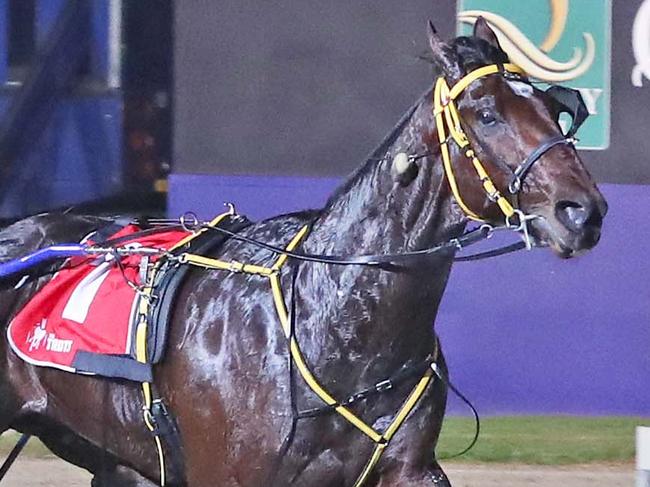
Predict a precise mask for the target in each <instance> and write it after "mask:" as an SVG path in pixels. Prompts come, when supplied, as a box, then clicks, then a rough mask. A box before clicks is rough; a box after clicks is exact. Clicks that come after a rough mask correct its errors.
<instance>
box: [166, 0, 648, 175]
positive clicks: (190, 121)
mask: <svg viewBox="0 0 650 487" xmlns="http://www.w3.org/2000/svg"><path fill="white" fill-rule="evenodd" d="M640 4H641V1H640V0H633V1H628V2H617V3H616V6H615V8H614V11H613V15H614V26H613V36H612V37H613V41H614V46H613V56H612V88H613V93H612V107H615V108H614V109H613V113H612V145H611V148H610V150H608V151H586V152H585V153H584V159H585V161H586V162H587V164H588V166H589V167H590V169H591V170H592V172H593V173H594V175H595V176H596V177H597V178H598V179H599V180H600V181H601V182H611V183H646V184H647V183H650V164H648V161H649V159H650V156H649V155H648V154H650V133H649V130H648V121H649V119H650V117H649V115H648V109H649V107H650V81H647V83H648V85H649V86H647V87H643V88H634V87H633V86H632V84H631V82H630V74H631V71H632V68H633V66H634V57H633V53H632V44H631V29H632V23H633V21H634V17H635V15H636V12H637V10H638V7H639V6H640ZM455 9H456V6H455V2H452V1H442V0H438V1H435V0H408V1H399V2H396V1H394V0H372V1H370V0H362V1H354V2H349V1H341V0H335V1H329V2H317V1H314V0H300V1H298V0H281V1H275V2H252V1H246V0H245V1H232V0H215V1H199V0H194V1H181V2H177V3H176V4H175V26H174V30H175V52H174V56H175V85H176V86H175V92H174V93H175V95H174V96H175V106H174V108H175V122H174V146H175V149H174V167H173V171H174V172H175V173H185V174H201V173H210V174H266V175H292V176H343V175H345V174H347V173H349V172H350V171H351V170H352V169H354V167H355V166H356V165H358V164H359V163H360V162H361V160H362V159H363V157H364V155H366V154H367V153H368V152H369V151H371V150H372V149H373V148H374V147H375V146H376V145H377V144H378V143H379V142H380V140H381V139H382V137H383V136H384V135H385V134H386V133H387V132H388V130H389V129H390V128H391V127H392V125H393V124H394V123H395V122H396V121H397V119H398V118H399V116H400V115H401V114H402V113H403V112H404V111H405V110H406V109H407V108H408V107H409V106H410V104H411V103H412V102H413V101H414V100H415V99H416V97H417V96H418V95H419V94H420V93H421V92H422V91H424V90H425V89H426V88H427V87H428V86H429V84H430V83H432V78H431V68H430V66H428V65H427V64H426V62H423V61H419V60H418V59H417V56H418V54H421V53H423V52H425V50H426V49H427V44H426V21H427V19H428V18H431V19H432V20H433V21H434V23H435V24H436V26H437V27H438V29H439V31H440V33H441V35H442V36H443V37H445V38H448V37H450V36H452V35H453V34H454V30H455V20H454V19H455ZM649 28H650V27H649Z"/></svg>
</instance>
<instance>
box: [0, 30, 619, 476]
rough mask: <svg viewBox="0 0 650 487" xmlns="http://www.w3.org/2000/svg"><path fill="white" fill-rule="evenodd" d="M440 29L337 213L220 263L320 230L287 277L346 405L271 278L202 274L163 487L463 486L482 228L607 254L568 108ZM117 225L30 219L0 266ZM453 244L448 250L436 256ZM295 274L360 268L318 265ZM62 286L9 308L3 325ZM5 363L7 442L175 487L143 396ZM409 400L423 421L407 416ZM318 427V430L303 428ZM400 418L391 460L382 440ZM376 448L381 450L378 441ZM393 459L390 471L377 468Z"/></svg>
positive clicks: (295, 221) (261, 236)
mask: <svg viewBox="0 0 650 487" xmlns="http://www.w3.org/2000/svg"><path fill="white" fill-rule="evenodd" d="M429 24H430V25H429V29H428V39H429V44H430V48H431V55H432V64H433V66H434V69H435V71H436V73H437V76H436V79H437V82H436V85H435V87H432V88H430V89H429V90H427V91H426V92H425V93H424V95H423V96H422V97H420V98H419V99H418V100H417V102H416V103H415V104H414V105H413V107H412V108H411V109H410V110H408V112H407V113H406V114H405V115H404V116H403V118H402V119H401V120H400V121H399V123H398V124H397V125H396V127H395V128H394V129H393V130H392V132H391V133H390V134H389V135H388V136H387V137H386V139H385V140H384V141H383V142H382V143H381V145H380V146H379V147H378V148H377V149H376V150H375V151H374V152H373V153H372V154H371V156H370V157H369V158H368V159H367V160H366V161H365V163H363V164H362V165H361V166H360V167H359V168H358V169H357V170H356V171H355V172H354V173H353V174H352V175H351V176H350V177H349V178H348V179H347V180H346V181H345V182H344V183H343V184H342V186H340V188H338V190H336V191H335V192H334V193H333V194H332V195H331V197H330V198H329V200H328V201H327V203H326V204H325V206H324V207H323V208H321V209H318V210H306V211H301V212H295V213H290V214H286V215H282V216H277V217H274V218H270V219H267V220H264V221H261V222H258V223H255V224H252V225H250V226H249V227H247V228H245V229H244V230H242V231H241V232H240V234H238V235H239V236H240V238H238V239H235V238H231V239H229V240H227V241H226V242H225V243H224V244H223V246H222V247H221V248H220V249H219V250H218V251H215V252H216V254H215V255H213V257H218V258H219V259H223V260H224V261H237V262H244V263H251V264H255V265H260V266H268V265H270V264H272V263H273V262H275V259H277V258H278V256H277V255H276V254H275V253H274V252H272V251H271V250H269V248H268V245H272V246H275V247H279V248H285V247H286V246H287V245H288V243H289V242H290V241H291V240H292V239H294V237H295V236H296V235H297V234H299V232H300V231H301V229H303V228H308V230H309V231H308V233H305V235H304V236H303V238H302V240H300V241H299V242H294V243H296V245H295V246H296V249H295V253H294V254H291V255H290V256H289V258H288V259H287V261H286V264H285V265H284V266H283V267H282V268H281V269H279V270H278V272H276V274H275V275H276V276H277V285H278V287H279V288H281V290H282V291H283V292H284V294H285V298H287V301H286V302H287V303H290V304H289V305H288V306H287V309H286V310H285V311H286V313H287V316H290V322H291V327H292V330H291V337H293V339H295V344H296V348H298V347H299V349H300V357H301V358H302V359H303V362H302V365H304V366H305V367H306V368H308V369H309V373H310V374H311V378H312V379H313V380H314V381H317V383H318V384H319V385H322V389H324V390H326V391H327V394H329V395H330V396H331V397H333V398H337V399H338V401H340V402H339V403H338V404H334V405H333V404H329V407H328V405H325V408H324V410H323V406H324V405H323V401H322V400H321V398H320V397H319V394H316V393H315V392H314V390H315V389H314V387H313V384H312V385H309V384H308V383H307V382H308V381H307V380H306V379H305V380H303V378H304V377H305V376H304V375H303V376H302V377H301V375H299V374H297V373H296V365H297V362H296V357H294V356H293V355H292V353H291V352H290V348H291V346H289V344H288V340H287V333H285V330H283V328H282V326H281V323H280V322H281V321H282V320H280V319H279V317H278V315H277V312H276V306H274V298H273V296H272V293H271V292H270V290H269V286H268V280H267V279H266V277H263V276H260V275H256V274H251V273H246V272H227V271H223V270H214V269H199V268H192V269H191V270H190V272H189V273H188V275H187V277H186V278H185V280H184V282H183V283H182V285H181V287H180V289H179V291H178V295H177V297H176V301H175V305H174V307H173V309H172V310H171V313H172V316H171V324H172V325H171V329H170V332H169V337H168V346H167V350H166V355H165V358H164V360H163V361H162V362H161V363H160V364H158V365H157V366H156V368H155V379H154V383H155V386H156V388H157V390H158V391H159V392H160V396H161V397H163V398H164V399H165V402H166V404H167V406H168V407H169V410H170V411H171V412H172V414H173V416H174V417H175V420H176V423H177V426H178V430H179V433H180V437H181V439H182V451H181V452H179V451H171V450H170V448H169V447H168V446H165V450H166V453H167V455H168V456H169V455H179V454H182V458H183V461H184V474H183V475H182V476H179V475H176V476H175V475H174V474H173V473H170V474H169V478H168V479H167V484H168V485H178V486H188V487H195V486H205V487H211V486H222V487H257V486H314V485H319V486H322V487H341V486H351V485H360V483H359V480H358V479H359V478H360V477H359V475H360V473H361V472H364V471H365V474H366V475H365V476H364V478H363V482H361V484H363V485H366V486H372V487H387V486H392V487H396V486H403V487H406V486H410V487H425V486H429V485H436V486H443V487H449V486H450V482H449V480H448V478H447V477H446V475H445V473H444V471H443V469H442V468H441V466H440V464H439V463H438V461H437V459H436V455H435V450H436V443H437V439H438V435H439V433H440V429H441V425H442V421H443V416H444V413H445V404H446V397H447V396H446V395H447V385H446V381H445V380H443V379H444V378H446V377H447V374H448V371H447V369H446V366H445V362H444V355H443V353H442V351H441V349H440V346H439V343H438V340H437V338H436V334H435V328H434V326H433V323H434V322H435V318H436V312H437V308H438V305H439V303H440V300H441V298H442V295H443V292H444V290H445V286H446V284H447V280H448V277H449V273H450V270H451V268H452V264H453V261H454V256H455V249H456V246H457V244H458V243H459V242H460V241H461V240H462V238H463V235H464V234H465V233H464V232H466V230H467V228H468V224H469V223H470V220H471V219H475V220H480V221H481V222H482V223H481V228H484V227H487V228H492V227H495V228H500V227H510V228H512V229H513V230H515V231H517V232H518V234H519V235H522V236H523V238H524V240H526V242H527V244H528V245H529V246H531V247H548V248H550V250H551V251H552V252H554V253H555V254H556V255H558V256H559V257H561V258H571V257H574V256H576V255H579V254H581V253H583V252H585V251H587V250H589V249H591V248H592V247H594V246H595V245H596V244H597V242H598V240H599V238H600V232H601V226H602V221H603V218H604V216H605V214H606V212H607V203H606V201H605V199H604V198H603V196H602V195H601V193H600V192H599V190H598V189H597V187H596V185H595V183H594V181H593V180H592V178H591V176H590V175H589V173H588V171H587V170H586V169H585V167H584V165H583V163H582V161H581V159H580V157H579V155H578V153H577V152H576V150H575V148H574V147H573V145H572V144H571V142H572V141H571V140H567V139H570V137H569V138H567V136H566V134H564V133H562V131H561V129H560V126H559V124H558V113H557V112H558V110H559V109H558V105H557V99H556V98H557V97H553V96H551V94H550V93H549V92H544V91H541V90H539V89H538V88H537V87H536V86H535V85H533V84H532V83H531V82H530V81H529V80H528V79H527V78H526V76H525V74H523V73H520V72H518V71H517V69H516V67H512V66H511V65H509V64H508V58H507V55H506V54H505V52H504V51H503V50H502V49H501V47H500V46H499V43H498V40H497V38H496V36H495V34H494V32H493V31H492V30H491V28H490V27H489V26H488V24H487V23H486V22H485V21H484V20H483V19H479V20H478V21H477V22H476V24H475V27H474V31H473V34H472V35H471V36H463V37H458V38H455V39H453V40H451V41H450V42H448V43H445V42H444V41H443V40H441V38H440V37H439V36H438V34H437V33H436V31H435V29H434V28H433V25H432V24H431V23H429ZM450 86H451V89H448V88H449V87H450ZM577 116H578V118H580V116H579V115H577ZM571 135H572V134H571ZM521 161H524V162H523V163H521ZM481 168H482V169H483V172H482V171H481ZM499 188H500V189H499ZM506 188H510V189H511V190H512V191H510V192H508V190H507V189H506ZM504 211H505V213H504ZM102 223H103V221H102V220H101V219H99V218H96V217H89V216H79V215H71V214H67V215H63V214H45V215H39V216H35V217H30V218H27V219H25V220H22V221H19V222H17V223H15V224H13V225H11V226H9V227H7V228H5V229H3V230H2V231H1V232H0V243H1V244H2V245H1V246H0V249H1V254H0V257H1V258H2V260H3V261H6V260H8V259H11V258H14V257H17V256H21V255H23V254H24V253H26V252H28V251H30V250H34V249H37V248H40V247H42V246H46V245H50V244H52V243H56V242H62V241H70V240H71V239H75V238H81V237H82V236H83V235H85V234H86V233H88V232H89V231H91V230H92V229H95V228H97V227H98V226H100V225H101V224H102ZM242 239H248V240H247V241H243V240H242ZM255 242H262V243H264V244H265V245H267V246H266V247H265V246H259V245H256V244H255ZM446 242H452V244H453V245H452V246H451V247H449V246H444V245H442V244H443V243H446ZM441 245H442V246H443V247H444V248H445V249H446V250H447V251H444V252H427V251H424V250H423V249H430V248H435V247H437V246H438V247H440V246H441ZM450 248H451V250H449V249H450ZM300 255H312V256H313V255H321V256H344V257H345V256H347V257H346V258H341V259H339V260H338V261H337V262H333V261H332V260H331V259H330V261H328V260H327V259H322V260H321V261H318V259H313V260H315V261H313V262H305V261H304V260H302V259H299V258H298V257H299V256H300ZM357 255H361V256H367V255H375V256H376V255H379V256H382V255H384V256H386V255H392V256H395V259H397V260H396V262H397V263H398V264H399V265H393V264H390V265H376V266H372V265H361V264H362V262H361V261H362V260H363V259H361V260H359V259H358V260H357V261H355V260H354V259H351V260H350V259H348V260H349V262H348V264H350V265H343V264H345V261H346V259H347V258H349V257H350V256H357ZM400 255H401V256H403V257H404V258H403V259H398V257H399V256H400ZM334 260H335V259H334ZM370 260H372V259H370ZM380 260H381V259H380ZM47 278H48V277H47V275H45V276H41V277H38V275H36V276H35V277H34V279H32V281H31V282H30V283H28V284H27V285H25V286H23V287H22V288H20V289H13V288H11V287H8V288H7V289H5V290H4V291H2V293H1V295H0V311H1V313H2V316H3V317H4V320H5V321H9V320H10V319H11V316H12V315H13V314H14V313H15V312H16V310H17V309H19V308H20V306H22V304H24V303H25V302H26V301H27V300H28V299H29V297H30V296H31V295H32V294H33V293H34V292H35V290H36V289H37V288H39V287H40V286H41V285H42V284H43V282H44V281H46V280H47ZM285 318H286V317H285ZM285 322H286V319H285ZM285 324H286V323H285ZM0 357H1V360H2V367H1V368H0V431H4V430H6V429H8V428H13V429H15V430H18V431H20V432H24V433H29V434H32V435H36V436H38V437H39V438H40V439H41V440H42V441H43V442H44V443H45V444H46V445H47V446H48V447H49V448H50V449H51V450H52V451H53V452H54V453H55V454H57V455H58V456H60V457H61V458H63V459H65V460H67V461H69V462H72V463H73V464H75V465H78V466H81V467H83V468H85V469H87V470H89V471H90V472H91V473H92V474H93V475H94V478H93V485H94V486H95V487H100V486H101V487H106V486H109V487H110V486H118V485H119V486H124V485H126V486H139V487H145V486H152V485H157V484H158V483H159V482H160V481H161V473H160V471H159V468H158V459H157V455H156V452H155V449H154V448H153V447H152V438H151V436H150V434H149V431H148V430H147V429H146V428H145V427H144V426H143V424H142V419H141V415H142V408H143V399H142V397H141V394H140V389H139V386H138V384H134V383H130V382H125V381H112V380H107V379H103V378H100V377H96V376H82V375H75V374H70V373H67V372H63V371H59V370H54V369H48V368H42V367H34V366H32V365H29V364H27V363H24V362H23V361H21V360H20V359H19V358H18V357H17V356H15V355H14V354H13V353H12V352H11V351H10V350H9V347H8V345H7V343H6V340H4V341H0ZM300 357H299V358H300ZM422 363H424V364H427V365H431V367H430V368H429V367H425V368H427V371H430V370H432V369H433V370H434V372H436V373H435V374H432V373H431V372H428V375H426V374H427V373H425V376H423V377H420V375H415V376H414V375H413V374H403V377H402V380H400V381H395V382H394V383H391V384H390V385H391V387H386V388H383V389H382V388H379V387H378V388H377V390H380V389H382V392H376V391H375V392H376V393H373V394H368V395H366V396H364V397H360V396H359V397H358V398H357V399H358V400H356V401H350V402H349V403H345V404H346V407H345V409H346V410H347V411H348V412H349V413H350V414H352V415H354V417H356V418H361V419H362V421H361V423H363V425H364V426H365V430H364V431H365V433H364V431H361V430H362V429H363V428H362V427H361V426H359V424H358V423H355V422H354V421H351V420H349V415H348V416H345V415H343V414H338V412H339V409H341V408H342V404H343V402H344V399H345V398H348V397H350V396H351V394H353V393H355V392H356V391H362V390H368V389H369V388H371V389H372V387H373V385H375V384H377V385H378V384H381V383H385V379H386V378H389V377H393V376H395V374H399V373H400V371H402V372H404V371H408V370H412V369H413V367H415V366H416V365H417V364H422ZM425 378H428V379H427V380H426V382H427V384H426V388H422V390H419V392H418V394H417V396H418V397H417V399H418V400H417V401H415V400H412V401H411V399H410V398H411V397H413V391H414V390H415V389H414V388H417V387H419V384H420V383H421V382H422V381H423V380H424V379H425ZM405 399H406V400H407V402H409V401H411V403H410V404H409V406H410V409H408V411H407V412H406V413H403V412H402V411H403V410H404V409H403V408H404V404H405ZM309 410H312V411H314V410H316V411H317V412H318V413H314V414H306V415H303V416H302V417H301V418H300V419H299V420H298V419H297V417H296V413H297V412H300V411H309ZM397 417H399V421H400V424H399V425H398V426H399V428H393V429H392V430H391V431H390V435H391V438H390V442H389V441H387V436H388V435H387V434H386V430H387V429H391V427H392V425H394V424H395V421H396V418H397ZM372 431H376V432H380V434H379V439H378V440H377V441H371V439H369V436H372V434H371V432H372ZM382 432H383V433H382ZM378 450H380V454H381V453H383V455H379V456H378V458H375V457H376V456H377V455H375V453H376V452H377V451H378ZM369 458H371V461H369V460H368V459H369ZM373 458H374V460H372V459H373ZM368 466H370V467H372V468H368ZM355 482H356V483H355Z"/></svg>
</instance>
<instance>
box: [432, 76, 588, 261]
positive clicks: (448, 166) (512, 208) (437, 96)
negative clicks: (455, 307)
mask: <svg viewBox="0 0 650 487" xmlns="http://www.w3.org/2000/svg"><path fill="white" fill-rule="evenodd" d="M493 74H501V75H503V76H505V77H508V78H514V79H516V80H519V81H522V80H523V79H522V78H521V76H520V75H521V74H523V70H522V69H521V68H520V67H519V66H517V65H515V64H492V65H488V66H484V67H481V68H478V69H475V70H473V71H471V72H470V73H468V74H467V75H465V76H464V77H463V78H461V79H460V80H459V81H458V82H457V83H456V84H454V85H453V86H452V87H451V88H450V87H449V85H448V84H447V81H446V79H445V78H444V76H441V77H439V78H438V80H437V81H436V85H435V88H434V94H433V115H434V118H435V121H436V130H437V133H438V141H439V144H440V152H441V154H442V160H443V166H444V169H445V174H446V176H447V180H448V181H449V185H450V187H451V190H452V193H453V195H454V198H455V199H456V202H457V203H458V205H459V206H460V208H461V209H462V210H463V212H464V213H465V215H466V216H467V217H468V218H470V219H471V220H475V221H479V222H486V219H485V218H484V217H482V216H481V215H479V214H478V213H477V212H475V211H473V210H472V209H471V208H470V207H469V206H468V205H467V203H466V202H465V200H464V199H463V197H462V195H461V192H460V189H459V186H458V183H457V181H456V176H455V174H454V168H453V165H452V163H451V155H450V150H449V143H450V142H451V141H452V140H453V141H454V142H455V143H456V145H457V146H458V147H459V149H460V150H461V151H462V152H464V154H465V156H466V157H467V158H468V159H470V161H471V162H472V166H473V167H474V170H475V171H476V174H477V176H478V178H479V179H480V181H481V184H482V187H483V190H484V191H485V193H486V195H487V197H488V199H489V200H490V201H493V202H495V203H496V204H497V206H498V207H499V209H500V210H501V213H502V214H503V215H504V217H505V222H506V226H507V227H508V228H511V229H513V230H515V231H518V232H520V233H523V235H524V238H525V241H526V245H527V247H529V248H530V246H531V242H530V238H529V233H528V227H527V222H528V221H530V220H533V219H536V218H538V217H537V216H536V215H527V214H525V213H524V212H523V211H522V210H520V209H519V208H518V198H515V199H514V202H511V201H510V200H509V199H508V198H506V197H505V196H504V195H503V194H502V193H501V191H499V189H497V187H496V185H495V184H494V182H493V181H492V178H491V177H490V175H489V174H488V172H487V170H486V169H485V167H484V166H483V163H482V162H481V161H480V160H479V158H478V157H477V155H476V153H475V151H474V149H473V148H472V145H471V143H470V141H469V139H468V137H467V134H466V133H465V131H464V130H463V128H462V126H461V118H460V113H459V111H458V108H457V107H456V104H455V100H456V99H458V97H459V96H460V95H461V94H462V93H463V92H464V91H465V90H466V89H467V88H468V87H469V86H470V85H471V84H472V83H473V82H474V81H476V80H478V79H480V78H483V77H486V76H490V75H493ZM547 94H548V95H549V96H550V97H551V98H552V99H553V100H554V101H555V102H556V103H557V104H558V106H559V110H558V112H559V113H561V112H566V113H568V114H569V115H571V118H572V125H571V128H570V130H569V131H568V132H567V133H566V134H559V135H556V136H553V137H551V138H550V139H548V140H546V141H545V142H543V143H542V144H540V145H539V146H538V147H537V148H536V149H535V150H533V151H532V152H531V153H530V155H529V156H528V157H527V158H526V159H524V161H522V162H521V163H520V164H519V165H518V166H517V168H516V169H515V170H514V171H511V172H512V173H511V174H510V176H509V183H508V192H509V193H510V194H511V195H513V196H518V193H519V192H520V191H521V189H522V181H523V179H524V178H525V177H526V175H527V174H528V172H529V171H530V169H531V168H532V167H533V165H534V164H535V163H536V162H537V161H539V160H540V159H541V157H542V156H543V155H544V154H546V153H547V152H548V151H549V150H551V149H552V148H553V147H555V146H558V145H570V146H573V145H574V144H575V141H576V139H575V137H574V135H575V133H576V131H577V130H578V128H580V126H581V125H582V124H583V123H584V121H585V119H586V118H587V116H588V115H589V113H588V111H587V108H586V106H585V103H584V100H583V99H582V96H581V95H580V93H579V92H578V91H577V90H573V89H570V88H565V87H562V86H551V87H550V88H549V89H548V90H547ZM559 113H558V116H559ZM504 166H505V165H504ZM506 167H507V166H506Z"/></svg>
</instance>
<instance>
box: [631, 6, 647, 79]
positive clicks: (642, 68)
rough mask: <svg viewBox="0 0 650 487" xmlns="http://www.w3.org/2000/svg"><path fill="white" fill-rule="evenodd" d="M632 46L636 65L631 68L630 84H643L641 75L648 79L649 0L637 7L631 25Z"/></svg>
mask: <svg viewBox="0 0 650 487" xmlns="http://www.w3.org/2000/svg"><path fill="white" fill-rule="evenodd" d="M632 48H633V49H634V59H635V60H636V66H634V69H633V70H632V84H633V85H634V86H636V87H641V86H643V77H644V76H645V77H646V78H647V79H650V0H645V1H644V2H643V3H642V4H641V6H640V7H639V12H638V13H637V14H636V18H635V19H634V26H633V27H632Z"/></svg>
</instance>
